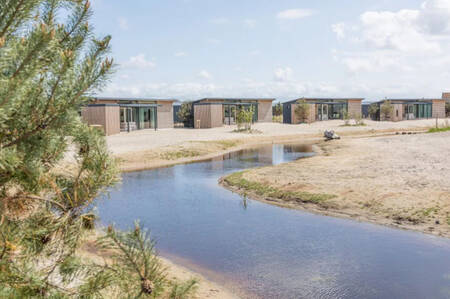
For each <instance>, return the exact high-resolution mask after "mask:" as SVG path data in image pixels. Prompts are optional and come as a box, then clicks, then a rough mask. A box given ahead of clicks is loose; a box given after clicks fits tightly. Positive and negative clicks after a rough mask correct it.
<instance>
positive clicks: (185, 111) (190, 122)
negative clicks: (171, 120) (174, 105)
mask: <svg viewBox="0 0 450 299" xmlns="http://www.w3.org/2000/svg"><path fill="white" fill-rule="evenodd" d="M177 116H178V118H179V119H180V120H181V121H182V122H183V124H184V126H185V127H193V126H194V111H193V109H192V102H184V103H182V104H181V107H180V110H179V111H178V112H177Z"/></svg>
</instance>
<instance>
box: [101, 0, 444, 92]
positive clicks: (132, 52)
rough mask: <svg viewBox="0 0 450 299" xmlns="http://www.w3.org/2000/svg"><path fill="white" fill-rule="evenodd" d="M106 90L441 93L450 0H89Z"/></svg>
mask: <svg viewBox="0 0 450 299" xmlns="http://www.w3.org/2000/svg"><path fill="white" fill-rule="evenodd" d="M93 8H94V18H93V22H94V26H95V28H96V32H97V33H98V34H100V35H102V34H111V35H112V37H113V40H112V56H113V57H114V59H115V61H116V62H117V63H118V64H119V66H118V68H117V72H116V73H115V75H114V77H113V80H112V82H111V83H110V84H109V85H108V86H107V87H106V88H105V90H103V91H102V92H101V95H104V96H134V97H155V98H177V99H180V100H191V99H198V98H201V97H207V96H216V97H275V98H278V99H279V100H281V101H283V100H287V99H292V98H298V97H301V96H318V97H323V96H336V97H341V96H350V97H365V98H367V99H368V100H376V99H379V98H384V97H440V96H441V92H442V91H444V90H449V89H450V0H395V1H393V0H323V1H293V0H278V1H273V0H240V1H235V0H133V1H119V0H93Z"/></svg>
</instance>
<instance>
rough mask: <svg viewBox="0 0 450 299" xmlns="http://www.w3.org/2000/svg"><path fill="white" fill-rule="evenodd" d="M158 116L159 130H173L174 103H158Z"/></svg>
mask: <svg viewBox="0 0 450 299" xmlns="http://www.w3.org/2000/svg"><path fill="white" fill-rule="evenodd" d="M159 105H161V106H159ZM157 114H158V115H157V118H158V129H165V128H173V103H172V102H158V109H157Z"/></svg>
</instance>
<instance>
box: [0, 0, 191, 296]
mask: <svg viewBox="0 0 450 299" xmlns="http://www.w3.org/2000/svg"><path fill="white" fill-rule="evenodd" d="M0 3H1V4H0V65H1V71H0V297H1V298H100V297H110V298H127V297H130V298H131V297H135V296H141V297H146V298H150V297H151V296H153V297H155V296H156V295H157V294H159V293H160V292H161V291H162V288H163V286H164V285H165V279H164V273H163V272H162V271H161V268H160V267H159V266H158V262H157V259H156V256H155V254H154V249H153V245H152V243H151V241H150V240H149V239H148V238H147V237H146V236H145V235H144V234H143V233H142V232H141V231H140V228H139V226H138V225H137V226H136V228H135V230H134V231H133V232H131V233H124V234H122V233H116V231H115V230H114V229H113V228H110V229H109V230H108V232H107V233H106V235H105V238H104V243H103V244H104V248H105V249H108V248H109V249H110V250H112V252H113V253H114V254H113V256H112V258H111V263H109V265H105V264H103V263H101V264H96V263H95V262H94V261H86V260H81V259H80V258H79V257H78V256H77V252H78V251H79V249H80V247H81V245H82V244H83V239H84V237H85V236H86V235H87V234H88V233H89V231H90V230H91V229H92V228H93V226H94V225H95V221H94V220H95V215H94V214H93V206H94V204H95V199H96V198H97V197H98V196H99V195H100V194H103V193H105V192H106V190H107V188H109V187H111V186H113V185H114V184H115V183H116V181H117V180H118V178H117V167H116V165H115V161H114V159H113V158H112V157H111V156H110V154H109V152H108V150H107V148H106V141H105V138H104V135H103V133H102V132H99V130H97V129H95V128H91V127H89V126H87V125H86V124H84V123H83V122H82V121H81V119H80V116H79V109H80V107H82V106H84V105H86V104H88V103H89V99H90V98H89V96H90V95H92V94H94V93H95V92H96V91H98V90H99V89H100V88H101V87H102V86H104V84H105V83H106V82H107V80H108V79H109V76H110V74H111V72H112V68H113V62H112V59H111V58H108V57H107V54H108V51H109V43H110V39H111V38H110V36H106V37H104V38H95V37H94V33H93V32H92V26H91V25H90V23H89V19H90V16H91V13H92V11H91V8H90V3H89V1H87V0H77V1H74V0H27V1H22V0H9V1H2V2H0ZM69 149H70V150H69ZM66 154H71V155H72V157H73V162H70V163H71V164H70V167H64V163H65V160H64V156H65V155H66ZM188 287H189V286H185V287H182V288H178V291H177V292H176V293H177V294H181V293H182V292H184V291H185V290H187V289H188ZM167 291H168V290H167ZM110 292H114V294H110Z"/></svg>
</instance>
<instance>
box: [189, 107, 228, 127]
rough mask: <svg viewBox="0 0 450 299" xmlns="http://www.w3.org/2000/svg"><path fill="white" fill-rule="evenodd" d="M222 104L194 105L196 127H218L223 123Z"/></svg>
mask: <svg viewBox="0 0 450 299" xmlns="http://www.w3.org/2000/svg"><path fill="white" fill-rule="evenodd" d="M222 113H223V112H222V105H221V104H217V105H214V104H211V105H194V128H196V129H207V128H217V127H221V126H222V125H223V116H222Z"/></svg>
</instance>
